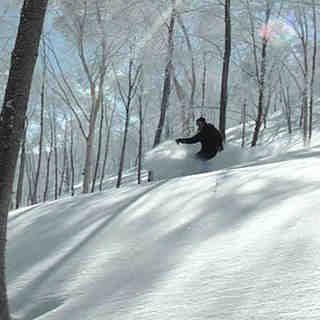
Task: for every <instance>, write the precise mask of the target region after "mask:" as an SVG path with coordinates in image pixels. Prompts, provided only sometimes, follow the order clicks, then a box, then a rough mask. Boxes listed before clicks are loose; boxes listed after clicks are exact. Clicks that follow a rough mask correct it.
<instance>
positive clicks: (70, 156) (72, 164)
mask: <svg viewBox="0 0 320 320" xmlns="http://www.w3.org/2000/svg"><path fill="white" fill-rule="evenodd" d="M73 144H74V134H73V122H72V120H71V127H70V148H69V158H70V171H71V181H70V184H71V187H70V190H71V195H72V196H74V176H75V170H74V158H73Z"/></svg>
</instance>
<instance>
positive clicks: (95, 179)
mask: <svg viewBox="0 0 320 320" xmlns="http://www.w3.org/2000/svg"><path fill="white" fill-rule="evenodd" d="M103 118H104V110H103V108H101V117H100V125H99V139H98V151H97V160H96V166H95V169H94V174H93V179H92V186H91V192H94V189H95V186H96V181H97V175H98V170H99V164H100V157H101V145H102V129H103Z"/></svg>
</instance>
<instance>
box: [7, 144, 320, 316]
mask: <svg viewBox="0 0 320 320" xmlns="http://www.w3.org/2000/svg"><path fill="white" fill-rule="evenodd" d="M166 143H167V145H166V144H164V145H162V146H160V147H159V148H160V149H158V150H156V151H154V152H156V153H157V152H158V154H157V155H158V159H159V161H160V162H161V161H162V163H163V166H164V167H165V168H167V169H166V172H167V173H168V176H167V177H166V178H165V174H164V172H165V170H163V171H162V172H159V171H158V175H159V177H158V178H159V179H158V180H157V181H155V182H153V183H145V184H143V185H142V186H129V187H128V186H127V187H126V186H124V187H122V188H120V189H110V190H106V191H104V192H102V193H96V194H91V195H85V196H83V195H81V196H77V197H74V198H66V199H63V200H60V201H55V202H51V203H46V204H42V205H38V206H35V207H33V208H26V209H24V210H19V211H16V212H12V213H11V214H10V218H9V227H8V228H9V230H8V251H7V253H8V259H7V282H8V291H9V299H10V306H11V312H12V314H13V318H14V319H19V320H20V319H21V320H31V319H33V320H35V319H36V320H58V319H59V320H65V319H68V320H106V319H108V320H110V319H111V320H140V319H141V320H151V319H152V320H160V319H161V320H167V319H174V320H189V319H191V320H198V319H201V320H202V319H210V320H211V319H221V320H223V319H234V320H249V319H250V320H251V319H259V320H278V319H294V320H298V319H301V320H302V319H304V320H305V319H308V320H311V319H317V320H318V319H320V304H319V297H320V229H319V225H320V224H319V222H320V215H319V208H320V188H319V186H320V170H319V164H320V160H319V158H320V151H319V149H318V147H316V146H315V147H314V148H312V149H309V150H303V149H300V150H296V151H291V153H290V152H286V153H284V154H281V155H279V156H278V157H273V158H272V157H271V158H266V157H264V158H263V159H261V160H260V161H259V160H257V161H253V160H252V159H248V158H246V157H247V156H248V155H246V154H245V152H242V151H241V150H240V148H238V147H235V146H226V151H225V153H221V154H219V155H218V157H217V158H216V159H214V160H212V163H211V164H210V167H207V168H206V169H208V170H204V171H207V172H204V173H199V174H192V175H187V174H186V173H188V172H190V171H188V170H189V169H190V170H192V169H193V163H191V162H193V161H195V160H190V159H187V158H186V155H187V154H188V152H190V154H192V153H193V151H197V147H196V146H193V147H194V149H193V150H191V149H190V150H187V149H185V146H181V145H179V146H177V145H173V142H170V141H169V142H166ZM198 147H199V146H198ZM161 148H162V149H161ZM161 150H163V152H164V151H165V150H167V151H168V152H173V154H174V157H176V158H177V159H176V160H173V158H172V154H171V155H169V154H167V155H166V156H165V157H164V154H163V152H162V151H161ZM170 150H171V151H170ZM172 150H174V151H172ZM235 150H238V152H235ZM261 152H262V151H261ZM229 153H230V156H228V154H229ZM231 155H232V156H231ZM255 156H257V155H255ZM163 157H164V158H163ZM165 158H166V159H167V163H165ZM150 159H152V160H150ZM223 159H224V161H223ZM156 160H157V159H156V157H155V155H154V154H153V155H152V158H149V161H153V163H154V164H156V163H157V161H156ZM160 162H159V163H160ZM179 163H180V165H181V166H180V167H182V168H184V170H183V169H181V170H182V171H181V175H185V176H184V177H177V178H172V179H168V177H171V176H177V175H178V173H177V171H176V169H177V168H179ZM149 164H150V162H149ZM182 164H183V165H182ZM188 165H190V167H188ZM155 167H156V166H155ZM159 168H161V166H159ZM196 170H200V169H198V168H196ZM210 170H211V171H210ZM161 176H162V178H164V179H160V178H161Z"/></svg>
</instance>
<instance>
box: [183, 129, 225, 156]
mask: <svg viewBox="0 0 320 320" xmlns="http://www.w3.org/2000/svg"><path fill="white" fill-rule="evenodd" d="M179 141H180V142H181V143H187V144H193V143H197V142H200V143H201V150H200V151H199V153H200V154H204V155H212V156H214V155H215V154H216V153H217V152H218V151H222V150H223V143H222V136H221V133H220V132H219V130H218V129H217V128H216V127H215V126H214V125H213V124H211V123H206V124H205V125H204V127H203V128H202V129H201V130H200V131H199V132H198V133H197V134H196V135H195V136H193V137H191V138H183V139H179Z"/></svg>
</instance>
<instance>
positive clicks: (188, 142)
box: [176, 133, 201, 144]
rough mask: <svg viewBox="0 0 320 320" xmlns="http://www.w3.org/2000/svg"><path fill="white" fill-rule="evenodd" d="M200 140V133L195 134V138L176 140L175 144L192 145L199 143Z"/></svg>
mask: <svg viewBox="0 0 320 320" xmlns="http://www.w3.org/2000/svg"><path fill="white" fill-rule="evenodd" d="M200 140H201V136H200V133H197V134H196V135H195V136H193V137H190V138H181V139H177V140H176V142H177V143H178V144H179V143H186V144H193V143H197V142H200Z"/></svg>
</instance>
